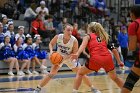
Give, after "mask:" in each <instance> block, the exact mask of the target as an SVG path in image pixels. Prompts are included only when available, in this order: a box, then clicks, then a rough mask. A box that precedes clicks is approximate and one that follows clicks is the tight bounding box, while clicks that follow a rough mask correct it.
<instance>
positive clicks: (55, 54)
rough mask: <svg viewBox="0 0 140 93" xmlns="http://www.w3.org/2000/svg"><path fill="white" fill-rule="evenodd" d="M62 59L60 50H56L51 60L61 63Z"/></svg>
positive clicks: (54, 62)
mask: <svg viewBox="0 0 140 93" xmlns="http://www.w3.org/2000/svg"><path fill="white" fill-rule="evenodd" d="M62 60H63V57H62V56H61V55H60V54H59V53H58V52H54V53H52V54H51V55H50V61H51V63H52V64H54V65H56V64H60V63H61V61H62Z"/></svg>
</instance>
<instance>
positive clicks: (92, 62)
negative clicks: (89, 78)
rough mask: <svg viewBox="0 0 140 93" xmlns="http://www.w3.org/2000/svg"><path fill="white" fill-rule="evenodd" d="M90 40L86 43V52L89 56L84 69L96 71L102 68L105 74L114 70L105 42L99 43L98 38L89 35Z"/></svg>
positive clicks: (94, 35)
mask: <svg viewBox="0 0 140 93" xmlns="http://www.w3.org/2000/svg"><path fill="white" fill-rule="evenodd" d="M89 36H90V40H89V42H88V45H87V47H88V50H89V54H90V59H89V62H87V63H86V67H87V68H89V69H91V70H94V71H98V70H99V69H100V68H104V69H105V70H106V72H109V71H111V70H113V69H114V63H113V60H112V56H111V53H110V52H109V50H108V48H107V43H106V41H101V40H100V38H99V37H98V36H97V35H96V34H94V33H91V34H90V35H89Z"/></svg>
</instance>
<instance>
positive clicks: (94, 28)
mask: <svg viewBox="0 0 140 93" xmlns="http://www.w3.org/2000/svg"><path fill="white" fill-rule="evenodd" d="M88 30H89V31H90V32H92V33H96V34H97V35H98V36H99V37H100V38H101V40H102V41H104V40H105V41H106V42H107V43H108V40H109V35H108V34H107V32H106V31H105V30H104V28H103V27H102V25H101V24H100V23H97V22H91V23H90V24H89V25H88Z"/></svg>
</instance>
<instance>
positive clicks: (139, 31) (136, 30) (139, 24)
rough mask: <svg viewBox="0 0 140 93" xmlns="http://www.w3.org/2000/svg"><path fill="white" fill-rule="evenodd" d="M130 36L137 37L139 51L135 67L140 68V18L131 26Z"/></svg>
mask: <svg viewBox="0 0 140 93" xmlns="http://www.w3.org/2000/svg"><path fill="white" fill-rule="evenodd" d="M128 35H129V36H137V44H138V51H137V55H136V61H135V64H134V66H136V67H139V68H140V18H139V19H137V20H135V21H134V22H132V23H131V24H130V25H129V28H128Z"/></svg>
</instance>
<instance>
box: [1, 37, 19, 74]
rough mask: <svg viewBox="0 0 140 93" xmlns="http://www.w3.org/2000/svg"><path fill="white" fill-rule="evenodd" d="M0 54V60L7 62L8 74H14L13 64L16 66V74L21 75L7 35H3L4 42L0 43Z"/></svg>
mask: <svg viewBox="0 0 140 93" xmlns="http://www.w3.org/2000/svg"><path fill="white" fill-rule="evenodd" d="M0 55H1V56H0V60H4V62H6V63H9V72H8V75H10V76H14V74H13V68H14V65H15V67H16V71H17V75H22V73H21V72H20V71H19V64H18V61H17V59H16V58H15V55H14V52H13V50H12V47H11V44H10V37H9V36H5V37H4V42H3V43H0Z"/></svg>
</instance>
